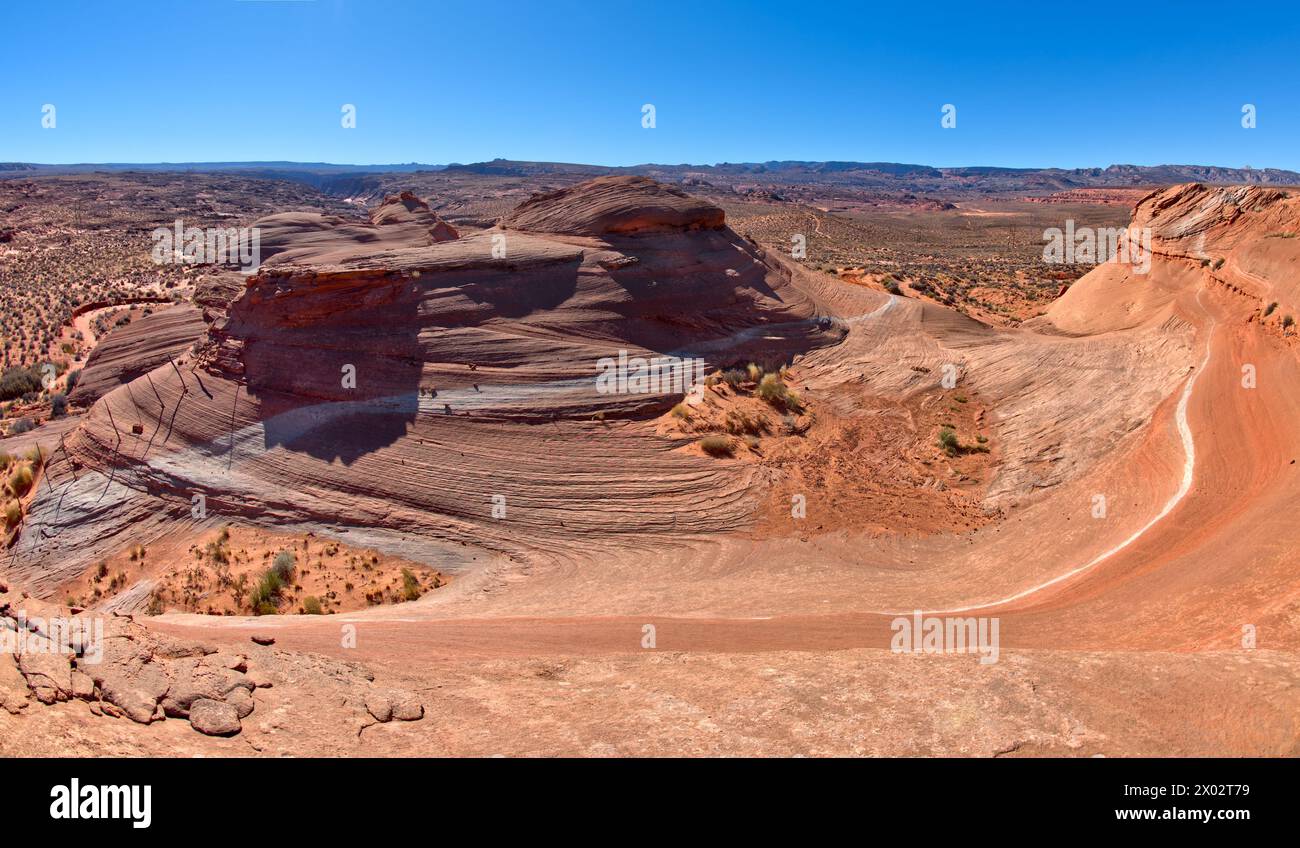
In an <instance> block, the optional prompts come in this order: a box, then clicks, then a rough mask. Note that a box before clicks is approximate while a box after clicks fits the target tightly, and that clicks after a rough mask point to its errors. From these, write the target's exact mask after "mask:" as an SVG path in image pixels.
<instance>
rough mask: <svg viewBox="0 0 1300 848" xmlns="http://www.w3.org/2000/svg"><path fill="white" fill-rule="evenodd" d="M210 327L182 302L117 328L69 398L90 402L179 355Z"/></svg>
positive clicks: (94, 352)
mask: <svg viewBox="0 0 1300 848" xmlns="http://www.w3.org/2000/svg"><path fill="white" fill-rule="evenodd" d="M206 330H207V325H206V324H204V323H203V315H202V313H201V312H200V311H199V310H198V309H197V308H195V307H193V306H190V305H189V304H178V305H176V306H171V307H168V308H166V309H162V310H159V311H158V312H155V313H153V314H152V315H148V316H145V317H144V318H141V319H139V320H137V321H132V322H131V323H130V324H128V325H126V326H125V327H120V328H118V329H115V330H114V331H113V332H112V333H110V334H109V335H108V336H107V337H106V338H105V339H104V340H103V341H102V342H100V344H98V345H97V346H96V347H95V349H94V350H92V351H91V352H90V356H89V357H87V358H86V367H85V368H84V369H82V372H81V379H80V381H79V382H78V383H77V387H76V389H74V390H73V392H72V394H71V395H70V396H69V398H68V400H69V401H70V402H71V403H73V404H76V405H78V406H88V405H90V404H91V403H94V402H95V401H96V400H97V399H99V398H100V397H101V396H102V395H104V394H105V393H107V392H110V391H112V390H113V389H115V388H117V387H118V386H120V385H122V384H123V383H129V382H131V381H132V380H134V379H136V378H137V377H140V376H141V375H143V374H146V373H148V372H149V371H152V370H153V369H154V368H157V367H158V366H159V365H163V364H165V363H166V362H167V360H168V359H169V358H170V359H173V360H174V359H176V358H178V357H179V356H180V355H181V354H182V353H184V352H185V351H186V350H187V349H188V348H189V347H190V346H191V345H193V344H194V342H196V341H198V340H199V338H200V337H202V336H203V334H204V332H205V331H206Z"/></svg>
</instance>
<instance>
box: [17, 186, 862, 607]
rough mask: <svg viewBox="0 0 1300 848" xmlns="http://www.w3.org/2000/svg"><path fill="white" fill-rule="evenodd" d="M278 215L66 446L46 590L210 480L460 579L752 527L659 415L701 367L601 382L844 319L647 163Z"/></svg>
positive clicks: (285, 521)
mask: <svg viewBox="0 0 1300 848" xmlns="http://www.w3.org/2000/svg"><path fill="white" fill-rule="evenodd" d="M271 218H272V219H274V220H270V219H264V220H263V221H262V222H259V226H264V225H267V226H269V228H270V229H271V230H272V231H273V232H272V234H271V235H270V236H266V235H265V234H264V237H263V245H264V246H266V245H268V244H269V245H270V247H271V249H272V250H273V251H274V254H273V255H272V256H271V258H270V259H268V260H267V261H266V262H265V263H264V264H263V266H262V267H261V269H260V271H259V272H258V273H257V274H255V275H253V276H250V277H249V278H247V280H246V284H245V286H244V289H243V291H242V293H240V294H238V296H235V297H233V298H231V299H230V300H229V301H225V299H226V297H227V294H228V290H227V287H226V286H225V285H224V283H223V284H222V285H216V284H215V283H214V285H212V286H209V287H207V288H205V290H204V295H203V303H204V308H205V314H206V316H207V317H208V318H209V319H210V320H211V322H212V323H211V328H210V330H209V332H208V335H207V338H206V339H205V340H204V342H203V343H202V344H201V345H200V347H199V348H198V351H197V353H196V354H195V355H193V356H187V357H186V358H185V360H184V361H183V362H179V363H178V368H177V369H172V368H171V367H170V366H168V367H166V368H165V369H158V370H155V371H154V372H152V373H151V374H149V375H147V380H148V384H147V385H143V386H142V385H139V382H140V381H137V384H132V385H128V386H125V387H122V389H121V390H119V391H114V392H110V393H109V394H108V395H106V396H105V397H103V398H101V400H100V402H99V403H97V404H96V405H95V407H94V408H93V409H92V410H91V411H90V412H89V413H88V414H87V416H86V417H85V420H84V424H83V426H82V427H81V428H80V429H79V430H78V431H77V432H75V433H73V434H71V435H70V436H69V438H68V439H67V440H66V443H67V451H68V456H69V457H70V458H71V461H72V463H74V464H75V466H76V469H75V470H76V472H77V474H76V478H75V479H74V478H73V475H72V474H66V475H64V474H62V471H61V467H55V468H54V469H53V471H52V475H55V479H57V480H59V481H60V482H61V484H62V485H61V486H60V487H59V488H58V494H57V496H54V495H53V494H51V495H50V496H49V497H48V498H47V497H46V496H45V495H44V494H42V495H41V496H39V497H38V502H37V503H36V504H35V505H34V506H33V507H32V508H31V509H30V510H29V514H28V519H27V521H26V523H25V525H24V526H25V528H26V530H25V532H24V535H23V537H22V539H21V540H20V543H19V547H20V548H24V550H23V553H22V554H21V555H20V556H18V557H17V559H16V564H15V572H14V573H15V574H16V575H17V576H18V577H20V578H21V579H24V580H25V581H26V582H27V584H28V585H30V586H32V587H33V589H34V590H35V591H42V590H46V589H49V588H50V587H53V586H56V585H57V584H58V581H59V580H61V579H63V578H64V577H65V576H66V575H68V574H70V573H73V572H74V571H75V570H78V569H80V568H84V567H85V564H87V563H88V562H89V561H90V558H91V557H94V556H95V555H96V552H97V551H101V550H105V549H109V548H111V547H112V546H115V545H120V544H122V542H121V540H122V539H125V538H127V537H128V536H130V537H132V538H138V537H145V538H147V537H148V536H150V535H151V534H155V533H157V534H161V533H164V532H166V528H168V527H170V526H172V524H173V522H174V521H176V520H177V519H182V520H183V519H184V518H185V516H187V515H189V511H190V506H191V500H192V498H193V495H194V494H195V493H203V494H204V496H205V498H206V508H207V514H208V516H209V520H211V521H217V520H241V521H250V522H254V523H258V522H265V523H274V524H277V525H281V526H298V527H302V528H304V529H312V530H315V531H319V532H321V533H335V534H337V533H339V532H341V529H342V528H351V532H353V533H360V534H362V535H363V536H364V538H365V539H366V543H367V544H381V543H382V544H384V545H385V546H390V549H391V550H392V551H393V553H397V554H401V555H404V556H408V557H409V558H412V559H416V560H418V561H422V562H428V563H429V564H437V565H438V566H439V568H440V569H441V568H447V569H448V570H450V571H453V572H454V571H456V570H459V569H462V568H464V567H466V566H467V565H468V564H469V563H471V562H473V561H475V560H476V559H477V560H479V561H482V560H483V559H485V558H487V557H489V556H502V555H504V556H511V557H522V556H526V555H531V554H537V553H538V552H540V551H548V550H556V549H558V548H559V547H562V546H564V545H567V544H568V542H567V541H566V540H571V539H573V538H578V537H581V538H588V539H594V538H600V539H605V540H613V541H617V540H620V539H625V540H631V539H633V538H637V537H649V536H654V535H657V534H659V533H662V532H665V531H675V532H678V533H690V532H704V531H716V530H722V529H725V528H729V527H734V526H736V525H737V524H738V523H739V522H743V521H745V520H747V518H748V516H749V515H750V514H751V513H752V505H753V504H752V499H753V497H754V494H753V492H752V490H751V487H750V485H749V484H750V480H751V475H752V474H753V473H754V472H753V469H752V468H751V467H746V466H742V465H738V464H729V463H720V462H717V461H714V460H711V459H708V458H705V457H700V456H698V455H695V454H690V453H686V452H682V451H681V450H679V449H680V448H681V447H682V446H683V445H684V444H685V443H687V442H689V441H690V439H683V438H675V439H674V438H664V437H663V436H662V435H660V434H658V433H657V432H656V430H655V427H654V425H653V422H652V420H651V419H653V418H654V417H656V416H658V415H660V414H663V413H665V412H667V411H668V409H669V408H671V407H672V406H673V405H674V404H675V403H677V402H679V401H680V400H682V398H683V397H684V395H685V392H686V390H687V388H689V384H690V381H691V380H693V379H696V378H697V377H698V376H699V374H698V372H697V373H686V372H685V370H683V369H686V368H693V366H691V365H686V364H683V365H680V366H678V373H677V375H676V376H674V374H673V373H672V371H671V370H669V371H665V372H663V373H662V374H661V376H660V378H659V379H656V380H655V381H654V382H653V383H651V384H648V385H647V386H645V387H644V388H645V389H646V390H645V391H640V390H638V391H621V390H618V389H617V387H616V388H615V390H613V391H605V390H602V388H601V386H600V384H599V383H598V381H597V377H598V376H600V374H601V373H602V372H603V371H604V370H607V369H608V368H609V367H615V366H616V365H617V363H618V362H620V361H623V362H632V364H633V365H632V367H635V360H637V359H641V360H644V361H647V362H648V361H649V360H654V359H659V360H660V361H671V358H678V359H690V358H698V359H699V360H700V362H701V366H704V365H707V367H708V368H716V367H719V366H727V365H733V364H741V365H743V364H745V363H747V362H750V361H755V360H758V361H774V362H784V361H789V360H790V358H792V357H793V356H796V355H799V354H801V353H804V352H807V351H809V350H811V349H814V348H817V347H820V346H824V345H828V344H834V343H835V342H837V341H838V340H839V339H841V338H842V337H843V335H844V329H843V328H842V327H838V326H835V325H833V324H832V322H831V321H830V320H829V319H826V318H823V317H821V316H822V309H821V307H820V306H819V303H818V299H817V298H818V295H816V294H815V293H813V292H814V290H815V289H816V286H817V285H820V283H819V282H818V281H816V280H815V278H814V277H813V275H811V274H806V273H805V272H803V271H802V270H800V269H797V268H794V267H792V266H791V265H790V264H789V263H785V262H782V261H778V260H775V259H773V258H771V257H770V256H768V255H767V254H766V253H765V252H764V251H762V250H760V249H759V248H757V247H755V246H754V245H752V244H750V243H749V242H747V241H746V240H744V239H743V238H741V237H739V236H738V235H736V233H734V232H733V231H731V230H730V229H729V228H727V227H726V225H725V216H724V214H723V212H722V210H720V209H718V208H717V207H714V206H712V205H710V204H708V203H706V202H704V201H701V200H698V199H695V198H691V197H689V196H687V195H684V194H682V193H681V192H680V191H678V190H676V189H671V188H667V187H664V186H660V185H658V184H656V183H654V182H652V181H650V180H645V179H639V178H614V179H603V178H602V179H597V180H592V181H590V182H588V183H585V184H582V185H579V186H576V187H574V188H573V189H571V190H569V191H566V192H559V193H556V194H553V195H548V196H545V197H542V198H536V199H534V200H531V201H529V202H527V203H525V204H523V205H521V207H520V208H519V209H518V210H517V212H516V213H515V214H513V215H511V216H508V220H507V221H506V223H505V225H504V228H503V229H497V230H492V231H488V232H482V233H476V234H473V235H470V236H467V237H464V238H453V239H447V240H440V237H439V236H438V226H437V224H436V223H431V222H432V216H431V215H430V214H429V213H428V212H427V208H426V207H425V206H424V205H423V204H421V203H418V202H417V201H415V200H414V198H412V197H410V196H406V195H399V196H398V197H397V198H390V199H389V201H388V202H386V203H385V204H384V206H382V207H380V208H379V209H378V210H376V212H375V213H374V215H373V216H372V223H370V224H367V225H353V224H340V223H338V222H336V221H333V220H326V219H325V218H322V217H320V216H315V217H311V216H304V215H302V214H300V213H291V214H289V215H287V216H271ZM277 227H278V228H277ZM544 227H553V228H555V229H556V230H557V231H558V232H541V231H540V230H541V229H542V228H544ZM524 228H527V231H524ZM222 279H225V278H222ZM223 301H225V303H223ZM625 385H626V384H625ZM606 388H608V387H606ZM141 389H147V391H142V390H141ZM155 390H156V391H155ZM63 461H64V460H63V456H62V453H60V456H59V457H58V458H56V459H55V460H54V463H55V465H56V466H57V465H58V463H61V462H63ZM647 468H652V469H653V473H647ZM82 470H85V471H87V473H86V474H82V473H81V472H82ZM502 501H504V502H505V503H506V504H507V507H506V509H507V511H508V514H509V516H510V520H508V521H501V520H499V519H495V518H494V517H493V510H494V504H499V503H500V502H502ZM432 516H437V518H436V519H433V518H432ZM353 538H355V537H353ZM542 555H545V554H542Z"/></svg>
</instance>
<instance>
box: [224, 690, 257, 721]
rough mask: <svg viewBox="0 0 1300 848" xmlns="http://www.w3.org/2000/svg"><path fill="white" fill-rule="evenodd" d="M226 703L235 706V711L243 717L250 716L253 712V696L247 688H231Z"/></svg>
mask: <svg viewBox="0 0 1300 848" xmlns="http://www.w3.org/2000/svg"><path fill="white" fill-rule="evenodd" d="M226 703H227V704H230V706H232V707H234V708H235V712H236V713H238V715H239V717H240V718H241V719H244V718H248V716H249V714H250V713H252V712H253V696H252V695H251V694H249V692H248V690H247V689H244V688H237V689H231V690H230V693H229V694H228V695H226Z"/></svg>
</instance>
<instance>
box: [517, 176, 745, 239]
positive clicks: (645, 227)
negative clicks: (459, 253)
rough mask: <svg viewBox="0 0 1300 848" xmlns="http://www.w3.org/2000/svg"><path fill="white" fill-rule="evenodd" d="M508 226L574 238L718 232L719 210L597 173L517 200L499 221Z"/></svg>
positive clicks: (649, 183) (645, 182) (644, 182)
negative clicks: (514, 207)
mask: <svg viewBox="0 0 1300 848" xmlns="http://www.w3.org/2000/svg"><path fill="white" fill-rule="evenodd" d="M501 225H502V227H504V228H505V229H509V230H525V231H528V232H535V233H558V234H564V235H579V236H605V235H637V234H648V233H674V232H678V233H680V232H690V231H692V230H720V229H722V228H723V227H724V226H726V215H725V214H724V213H723V211H722V210H721V209H719V208H718V207H716V206H714V205H713V204H711V203H707V202H705V201H703V200H700V199H698V198H695V197H691V196H690V195H688V194H686V193H685V192H683V191H682V190H680V189H677V188H674V187H672V186H667V185H662V184H660V183H657V182H655V181H654V180H651V179H649V178H648V177H623V176H614V177H597V178H596V179H594V180H588V181H587V182H584V183H579V184H578V185H576V186H570V187H569V188H563V189H560V190H559V191H554V192H550V193H547V194H539V195H535V196H534V197H532V198H530V199H529V200H527V201H525V202H524V203H522V204H520V205H519V207H518V208H517V209H515V210H514V211H513V212H511V213H510V214H509V215H507V216H506V217H505V218H504V219H503V220H502V222H501Z"/></svg>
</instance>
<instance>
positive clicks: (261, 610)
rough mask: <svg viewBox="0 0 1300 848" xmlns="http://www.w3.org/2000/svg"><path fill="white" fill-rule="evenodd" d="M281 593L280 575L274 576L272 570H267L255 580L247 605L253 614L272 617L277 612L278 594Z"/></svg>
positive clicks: (282, 586)
mask: <svg viewBox="0 0 1300 848" xmlns="http://www.w3.org/2000/svg"><path fill="white" fill-rule="evenodd" d="M282 591H284V582H283V581H282V580H281V579H280V575H278V574H276V572H275V569H274V568H268V569H267V570H266V571H265V572H264V573H263V574H262V576H261V577H259V578H258V579H257V584H256V585H254V586H253V592H252V594H250V595H249V596H248V603H249V604H250V605H252V607H253V614H254V615H274V614H275V613H277V612H279V604H280V593H281V592H282Z"/></svg>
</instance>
